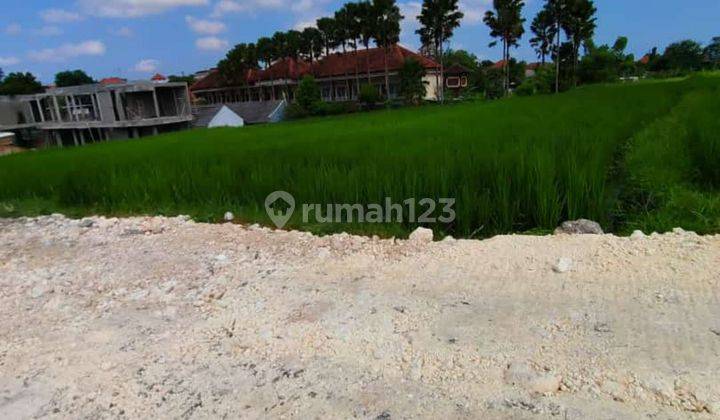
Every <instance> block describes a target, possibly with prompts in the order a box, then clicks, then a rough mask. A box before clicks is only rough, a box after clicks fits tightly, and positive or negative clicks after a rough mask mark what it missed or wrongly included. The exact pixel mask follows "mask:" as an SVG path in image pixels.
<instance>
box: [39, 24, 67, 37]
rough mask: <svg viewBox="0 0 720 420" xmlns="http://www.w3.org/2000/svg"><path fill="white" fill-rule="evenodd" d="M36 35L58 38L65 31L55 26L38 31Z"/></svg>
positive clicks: (48, 26)
mask: <svg viewBox="0 0 720 420" xmlns="http://www.w3.org/2000/svg"><path fill="white" fill-rule="evenodd" d="M35 33H36V34H37V35H40V36H58V35H62V34H63V30H62V29H60V28H59V27H57V26H54V25H47V26H43V27H42V28H40V29H38V30H37V31H35Z"/></svg>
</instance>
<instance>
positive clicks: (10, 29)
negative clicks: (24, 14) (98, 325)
mask: <svg viewBox="0 0 720 420" xmlns="http://www.w3.org/2000/svg"><path fill="white" fill-rule="evenodd" d="M21 32H22V26H20V25H19V24H17V23H11V24H9V25H8V26H6V27H5V33H6V34H8V35H20V33H21Z"/></svg>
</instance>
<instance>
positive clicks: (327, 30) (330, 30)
mask: <svg viewBox="0 0 720 420" xmlns="http://www.w3.org/2000/svg"><path fill="white" fill-rule="evenodd" d="M315 25H316V26H317V28H318V30H319V31H320V33H321V34H322V41H323V48H324V49H325V55H326V56H329V55H330V50H331V49H333V48H335V31H336V29H335V27H336V26H337V23H336V22H335V19H333V18H330V17H323V18H320V19H318V20H317V21H316V22H315Z"/></svg>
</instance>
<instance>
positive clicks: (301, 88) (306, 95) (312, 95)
mask: <svg viewBox="0 0 720 420" xmlns="http://www.w3.org/2000/svg"><path fill="white" fill-rule="evenodd" d="M320 101H321V98H320V87H319V86H318V84H317V82H316V81H315V78H314V77H312V76H310V75H306V76H305V77H303V79H302V80H301V81H300V84H299V85H298V88H297V94H296V98H295V102H296V103H297V104H298V105H299V106H300V107H301V108H302V109H304V110H305V111H306V112H308V113H309V114H312V113H314V112H315V108H316V107H317V106H318V104H319V103H320Z"/></svg>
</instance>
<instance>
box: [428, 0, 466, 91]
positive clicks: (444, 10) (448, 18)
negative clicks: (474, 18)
mask: <svg viewBox="0 0 720 420" xmlns="http://www.w3.org/2000/svg"><path fill="white" fill-rule="evenodd" d="M464 16H465V15H464V14H463V13H462V12H461V11H460V10H459V7H458V0H424V1H423V5H422V10H421V12H420V14H419V15H418V17H417V19H418V21H419V22H420V25H422V26H421V27H420V29H418V30H417V31H416V33H417V34H419V35H420V39H421V41H423V45H424V46H425V47H426V49H427V48H430V49H433V48H434V49H435V51H434V52H435V58H436V59H437V60H439V61H440V76H441V79H442V83H440V82H439V80H438V74H437V73H435V83H436V86H437V87H438V95H439V96H440V102H443V101H444V100H445V63H444V61H445V60H444V51H443V45H444V44H445V42H447V41H448V40H450V38H452V36H453V32H454V31H455V29H457V28H458V27H460V21H461V20H462V18H463V17H464ZM426 43H427V44H426Z"/></svg>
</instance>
